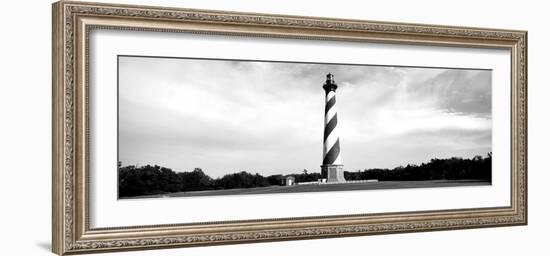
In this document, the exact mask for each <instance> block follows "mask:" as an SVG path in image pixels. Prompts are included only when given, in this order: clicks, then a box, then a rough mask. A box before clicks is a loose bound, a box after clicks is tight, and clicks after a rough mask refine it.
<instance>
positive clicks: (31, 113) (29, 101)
mask: <svg viewBox="0 0 550 256" xmlns="http://www.w3.org/2000/svg"><path fill="white" fill-rule="evenodd" d="M96 1H97V0H96ZM101 2H112V1H110V0H101ZM117 2H121V3H136V4H148V5H161V6H181V7H189V8H202V9H219V10H231V11H248V12H265V13H281V14H293V15H312V16H326V17H344V18H355V19H370V20H383V21H396V22H414V23H434V24H444V25H461V26H477V27H493V28H508V29H523V30H528V31H529V41H528V43H529V45H528V46H529V58H528V61H529V76H528V78H529V161H528V164H529V225H528V226H523V227H506V228H490V229H473V230H459V231H446V232H428V233H414V234H395V235H383V236H369V237H353V238H337V239H322V240H306V241H291V242H276V243H259V244H245V245H229V246H215V247H199V248H187V249H169V250H161V251H142V252H129V253H114V254H111V255H243V256H245V255H262V256H266V255H283V254H284V255H312V254H315V255H344V254H345V255H365V254H371V255H399V254H412V255H416V254H423V255H440V254H445V255H468V254H473V255H482V254H490V255H512V254H517V255H520V254H528V255H548V253H549V251H550V250H549V249H548V248H547V247H546V246H545V245H546V244H544V242H547V241H548V235H547V233H546V232H544V231H548V230H547V229H548V228H550V206H549V204H548V202H549V201H550V200H549V199H548V198H547V196H550V186H548V185H547V183H548V182H550V175H549V167H548V164H547V162H546V161H545V160H546V159H547V158H546V150H547V148H548V147H547V143H550V135H549V133H548V132H547V131H550V121H548V116H549V115H548V110H549V109H550V101H548V100H547V97H550V85H549V82H548V75H547V72H546V71H547V69H549V65H548V61H547V58H549V57H550V33H548V28H547V26H545V24H549V23H550V18H549V15H548V14H547V10H548V7H546V6H545V4H544V1H535V0H533V1H531V0H524V1H514V2H512V1H475V0H461V1H452V2H451V1H435V0H433V1H429V0H416V1H406V0H402V1H398V0H384V1H371V2H370V3H367V2H366V1H353V0H340V1H313V0H311V1H309V0H257V1H246V0H231V1H215V0H202V1H197V0H195V1H169V0H164V1H160V0H159V1H152V0H151V1H146V0H118V1H117ZM50 4H51V2H50V1H44V0H42V1H39V0H34V1H10V2H6V3H4V5H3V6H2V7H3V8H2V9H3V12H2V15H0V19H1V20H0V21H1V22H0V24H1V25H0V28H1V30H0V35H1V36H0V38H1V39H0V53H1V54H0V63H1V69H0V70H1V71H0V87H1V90H0V120H1V121H0V160H1V162H2V165H1V166H0V196H1V201H0V204H1V205H2V206H1V208H2V210H1V211H0V236H1V238H2V246H1V247H0V254H2V255H51V253H50V230H51V228H50V225H51V224H50V219H51V213H50V207H51V206H50V205H51V199H50V191H51V184H50V181H51V167H50V166H51V165H50V159H51V144H50V141H51V135H50V133H51V130H50V127H51V125H50V123H51V109H50V106H51V85H50V79H51V72H50V70H51V64H50V63H51V58H50V57H51V50H50V49H51V44H50V37H51V35H50V33H51V14H50Z"/></svg>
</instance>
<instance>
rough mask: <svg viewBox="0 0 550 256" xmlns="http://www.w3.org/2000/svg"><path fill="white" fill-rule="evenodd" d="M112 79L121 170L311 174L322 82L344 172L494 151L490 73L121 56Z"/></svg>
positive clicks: (317, 152) (318, 142)
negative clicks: (332, 97)
mask: <svg viewBox="0 0 550 256" xmlns="http://www.w3.org/2000/svg"><path fill="white" fill-rule="evenodd" d="M119 72H120V73H119V74H120V77H119V79H120V80H119V157H120V160H121V161H122V162H123V164H136V163H137V164H159V165H163V166H166V167H170V168H173V169H175V170H178V171H189V170H192V169H193V168H194V167H202V168H203V169H204V170H205V171H206V172H207V173H208V174H210V175H211V176H213V177H217V176H220V175H223V174H224V173H227V172H233V171H241V170H246V171H251V172H261V173H262V174H275V173H285V172H286V173H288V172H295V171H299V170H302V169H309V170H312V171H317V169H319V165H320V162H321V158H322V156H321V154H322V134H323V118H324V112H323V111H324V92H323V90H322V84H323V82H324V79H325V75H326V74H327V73H329V72H331V73H333V74H335V77H336V80H337V82H338V84H339V88H338V90H337V108H338V118H339V129H340V132H341V134H340V137H341V141H342V153H343V158H344V164H345V168H346V169H350V170H355V169H365V168H371V167H394V166H398V165H405V164H407V163H419V162H423V161H427V160H429V159H430V158H433V157H442V156H447V155H448V156H464V157H471V156H473V155H476V154H485V153H486V152H488V151H490V146H491V136H490V134H491V116H490V111H491V109H490V105H491V103H490V99H491V94H490V93H491V80H490V78H491V72H490V71H480V70H453V69H434V68H405V67H380V66H357V65H335V64H328V65H319V64H300V63H280V62H247V61H222V60H196V59H167V58H146V57H121V58H120V59H119Z"/></svg>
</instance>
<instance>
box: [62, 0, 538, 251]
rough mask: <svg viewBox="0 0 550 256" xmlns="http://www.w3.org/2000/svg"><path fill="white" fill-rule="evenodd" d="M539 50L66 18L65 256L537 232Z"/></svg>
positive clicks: (102, 15)
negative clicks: (535, 56)
mask: <svg viewBox="0 0 550 256" xmlns="http://www.w3.org/2000/svg"><path fill="white" fill-rule="evenodd" d="M526 58H527V32H526V31H512V30H503V29H487V28H466V27H451V26H439V25H425V24H407V23H389V22H378V21H376V22H375V21H363V20H347V19H329V18H319V17H298V16H282V15H274V14H257V13H236V12H220V11H210V10H192V9H176V8H163V7H145V6H130V5H113V4H97V3H86V2H67V1H61V2H57V3H55V4H54V5H53V64H52V65H53V68H52V69H53V163H52V164H53V167H52V168H53V184H52V188H53V220H52V222H53V229H52V230H53V242H52V245H53V246H52V247H53V251H54V252H55V253H57V254H59V255H63V254H76V253H87V252H102V251H116V250H135V249H152V248H167V247H184V246H207V245H218V244H230V243H249V242H262V241H280V240H295V239H312V238H328V237H339V236H357V235H374V234H388V233H398V232H418V231H436V230H450V229H465V228H483V227H495V226H509V225H526V224H527V59H526Z"/></svg>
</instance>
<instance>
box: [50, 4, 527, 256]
mask: <svg viewBox="0 0 550 256" xmlns="http://www.w3.org/2000/svg"><path fill="white" fill-rule="evenodd" d="M98 28H102V29H124V30H143V31H158V32H187V33H206V34H228V35H241V36H252V37H282V38H302V39H317V40H344V41H358V42H381V43H398V44H421V45H433V46H438V45H439V46H441V45H446V46H461V47H465V46H466V47H476V48H499V49H508V50H510V51H511V53H512V54H511V63H512V65H511V67H510V68H511V74H512V75H511V88H510V90H511V95H512V97H511V99H510V100H511V106H512V108H511V113H512V114H511V115H512V116H511V120H512V122H511V124H510V125H511V135H510V139H511V145H512V150H511V152H510V154H511V159H512V160H511V163H510V164H511V178H512V179H511V180H512V182H511V194H510V197H511V205H510V206H508V207H492V208H476V209H456V210H438V211H425V212H398V213H380V214H360V215H345V216H314V217H303V218H288V219H268V220H249V221H229V222H216V223H200V224H171V225H158V226H142V227H117V228H109V229H92V228H90V226H89V222H88V218H89V216H88V211H89V210H88V208H89V207H88V192H87V175H88V158H87V155H88V149H87V139H88V123H87V122H88V121H87V116H88V109H87V97H88V96H87V88H88V87H87V86H88V80H87V79H88V77H87V67H88V61H89V60H88V58H87V56H88V55H87V49H88V48H87V47H88V33H89V31H91V30H92V29H98ZM52 47H53V63H52V72H53V79H52V80H53V81H52V83H53V107H52V108H53V109H52V111H53V123H52V129H53V134H52V137H53V147H52V150H53V159H52V169H53V175H52V190H53V191H52V197H53V208H52V211H53V220H52V222H53V229H52V230H53V232H52V233H53V236H52V240H53V242H52V245H53V246H52V247H53V248H52V249H53V251H54V252H55V253H57V254H60V255H63V254H74V253H85V252H103V251H113V250H130V249H150V248H166V247H183V246H204V245H217V244H229V243H250V242H262V241H280V240H295V239H311V238H326V237H337V236H357V235H373V234H387V233H398V232H417V231H435V230H450V229H464V228H481V227H495V226H509V225H526V224H527V32H526V31H512V30H500V29H483V28H465V27H450V26H436V25H424V24H404V23H389V22H375V21H361V20H345V19H328V18H318V17H298V16H282V15H272V14H256V13H237V12H219V11H208V10H191V9H176V8H162V7H149V6H147V7H146V6H129V5H111V4H97V3H83V2H68V1H61V2H57V3H54V4H53V45H52Z"/></svg>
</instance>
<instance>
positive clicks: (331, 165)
mask: <svg viewBox="0 0 550 256" xmlns="http://www.w3.org/2000/svg"><path fill="white" fill-rule="evenodd" d="M336 88H338V85H336V82H335V81H334V75H333V74H330V73H329V74H328V75H327V81H326V82H325V84H324V85H323V89H325V97H326V103H325V133H324V140H323V165H321V173H322V174H323V175H326V176H325V177H326V178H327V182H344V181H346V179H344V171H343V167H344V165H343V164H342V155H341V153H340V138H339V136H338V118H337V116H336Z"/></svg>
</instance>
